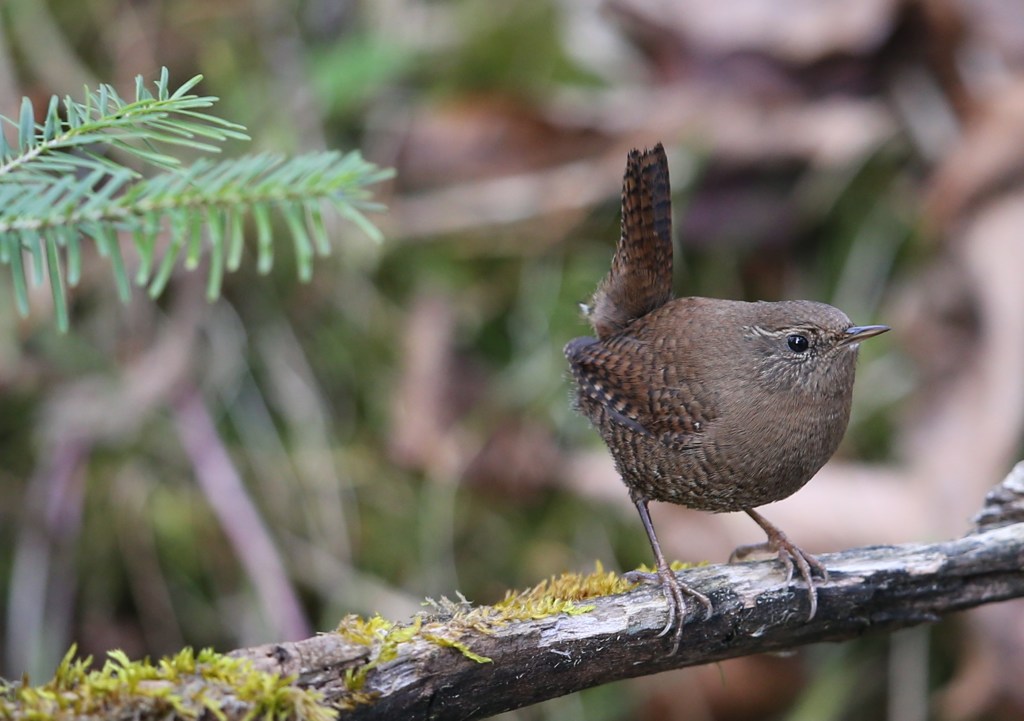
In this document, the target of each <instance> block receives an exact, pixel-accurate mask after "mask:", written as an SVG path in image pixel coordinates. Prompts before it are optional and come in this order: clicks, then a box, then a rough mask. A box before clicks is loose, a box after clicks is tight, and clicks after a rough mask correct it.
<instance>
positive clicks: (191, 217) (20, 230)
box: [0, 68, 392, 330]
mask: <svg viewBox="0 0 1024 721" xmlns="http://www.w3.org/2000/svg"><path fill="white" fill-rule="evenodd" d="M201 79H202V76H196V77H194V78H192V79H191V80H189V81H188V82H186V83H185V84H184V85H182V86H181V87H179V88H178V89H177V90H174V91H173V92H172V91H171V89H170V86H169V80H168V73H167V69H166V68H165V69H164V70H163V71H162V73H161V76H160V78H159V80H158V81H157V82H156V83H155V94H154V93H153V92H151V91H150V90H149V89H148V88H147V87H146V86H145V84H144V83H143V80H142V78H141V76H140V77H139V78H137V79H136V86H135V99H134V100H133V101H131V102H129V101H126V100H124V99H123V98H121V97H120V96H119V95H118V93H117V91H116V90H115V89H114V88H112V87H111V86H109V85H101V86H100V87H99V89H98V90H96V91H89V90H88V89H86V92H85V100H84V102H76V101H75V100H72V99H71V98H70V97H65V98H64V99H63V101H61V100H60V99H58V98H57V97H56V96H54V97H53V98H51V100H50V103H49V106H48V108H47V111H46V115H45V117H44V118H43V120H42V122H37V120H36V118H35V116H34V113H33V109H32V104H31V102H30V101H29V99H28V98H25V99H24V101H23V103H22V108H21V113H20V116H19V119H18V121H17V122H15V121H13V120H11V119H9V118H5V117H3V116H0V263H2V264H4V265H7V266H8V268H9V270H10V272H11V274H12V278H13V287H14V295H15V300H16V302H17V307H18V311H19V313H21V314H22V315H23V316H24V315H26V314H27V313H28V310H29V304H28V287H27V283H26V272H28V273H29V274H30V275H31V277H32V280H33V282H34V283H35V284H37V285H38V284H42V283H43V282H48V283H49V285H50V288H51V291H52V294H53V299H54V307H55V312H56V315H57V322H58V325H59V326H60V328H61V329H62V330H63V329H66V328H67V326H68V315H67V300H66V290H65V289H66V287H67V286H72V287H73V286H75V285H77V283H78V281H79V278H80V276H81V263H82V251H81V243H82V240H83V239H86V240H89V241H92V242H93V243H95V245H96V248H97V250H98V251H99V253H100V254H101V255H103V256H105V257H108V258H109V259H110V263H111V266H112V268H113V271H114V277H115V282H116V284H117V288H118V293H119V295H120V297H121V299H122V300H123V301H125V302H127V300H128V299H129V298H130V296H131V280H130V279H129V278H128V274H127V269H126V266H125V263H124V259H123V257H122V255H121V247H120V243H119V235H122V236H126V237H127V238H129V239H130V241H131V243H132V244H133V245H134V247H135V250H136V251H137V254H138V257H139V263H138V267H137V269H136V272H135V277H134V282H135V283H136V284H137V285H140V286H148V292H149V295H150V296H151V297H156V296H158V295H159V294H160V293H161V292H162V291H163V289H164V288H165V287H166V285H167V282H168V280H169V279H170V276H171V273H172V272H173V270H174V268H175V267H176V266H177V264H178V261H179V260H180V258H181V257H182V256H183V255H184V258H185V266H186V268H189V269H193V268H195V267H196V266H197V265H198V264H199V262H200V260H201V259H202V257H203V256H204V254H206V253H208V254H209V256H210V274H209V282H208V285H207V296H208V297H209V298H210V299H215V298H217V297H218V295H219V294H220V289H221V283H222V279H223V273H224V272H225V271H227V272H231V271H234V270H236V269H237V268H238V267H239V265H240V263H241V258H242V254H243V248H244V245H245V243H244V241H245V225H246V223H245V221H246V219H247V218H251V220H252V225H253V227H254V230H255V235H256V246H257V254H258V260H257V266H258V269H259V270H260V272H262V273H266V272H268V271H269V270H270V269H271V267H272V264H273V245H274V243H273V236H274V233H273V225H274V218H275V216H276V217H277V219H279V220H281V221H284V222H283V225H284V226H285V227H286V228H287V229H288V233H289V235H290V236H291V240H292V243H293V245H294V247H295V252H296V257H297V260H298V263H297V265H298V272H299V276H300V278H301V279H303V280H308V279H309V278H310V277H311V275H312V263H313V258H314V256H315V255H321V256H323V255H327V254H328V253H329V252H330V250H331V243H330V239H329V238H328V235H327V231H326V229H325V225H324V220H323V214H324V211H325V210H328V209H330V210H333V212H335V213H337V214H338V215H340V216H341V217H342V218H345V219H346V220H348V221H349V222H351V223H353V224H355V225H356V226H357V227H359V228H360V229H361V230H362V231H363V232H364V233H365V234H367V235H368V236H369V237H370V238H372V239H373V240H377V241H379V240H380V232H379V231H378V230H377V228H376V227H375V226H374V225H373V224H372V223H371V222H370V221H369V220H368V219H367V217H366V216H365V215H364V213H366V212H368V211H379V210H381V209H382V206H380V205H379V204H376V203H374V202H372V200H371V194H370V191H369V190H368V187H369V186H371V185H373V184H375V183H379V182H381V181H382V180H385V179H387V178H389V177H391V175H392V171H390V170H386V169H381V168H378V167H377V166H375V165H373V164H372V163H369V162H366V161H365V160H363V159H362V157H361V156H360V155H359V153H358V152H352V153H348V154H342V153H339V152H336V151H329V152H321V153H311V154H307V155H301V156H297V157H292V158H284V157H281V156H275V155H270V154H259V155H249V156H243V157H241V158H235V159H229V160H222V161H219V162H215V161H212V160H209V159H207V158H200V159H199V160H198V161H196V162H195V163H193V164H192V165H190V166H187V167H186V166H183V164H182V162H181V160H180V159H179V158H178V157H176V156H175V155H172V154H170V152H169V151H171V150H188V151H198V152H203V153H216V152H220V149H221V148H220V145H219V144H220V143H223V142H225V141H228V140H247V139H248V136H247V135H246V134H245V132H244V131H245V128H244V127H243V126H241V125H238V124H235V123H232V122H229V121H227V120H223V119H221V118H218V117H216V116H214V115H210V114H209V113H207V112H205V110H204V109H205V108H208V107H210V106H212V105H213V104H214V102H215V101H216V98H214V97H210V96H197V95H192V94H189V91H191V90H192V88H194V87H195V86H196V85H197V84H198V83H199V81H200V80H201ZM4 124H6V125H8V126H13V127H15V128H16V131H17V132H16V135H17V140H16V142H15V143H14V144H13V145H12V144H11V143H9V142H8V139H7V136H6V133H4V132H3V125H4ZM115 156H116V157H117V158H121V157H123V158H125V159H126V160H131V161H132V162H134V163H136V164H138V165H140V166H141V167H142V168H143V169H145V168H147V166H148V167H151V168H152V169H155V170H157V171H160V172H158V173H157V174H155V175H149V176H147V175H144V173H143V172H142V171H141V170H138V169H135V168H133V167H129V166H128V165H127V164H125V163H123V162H119V160H116V159H115ZM164 236H168V237H169V238H170V240H169V242H159V239H160V238H162V237H164ZM26 258H27V260H28V263H27V264H26ZM26 265H27V267H26Z"/></svg>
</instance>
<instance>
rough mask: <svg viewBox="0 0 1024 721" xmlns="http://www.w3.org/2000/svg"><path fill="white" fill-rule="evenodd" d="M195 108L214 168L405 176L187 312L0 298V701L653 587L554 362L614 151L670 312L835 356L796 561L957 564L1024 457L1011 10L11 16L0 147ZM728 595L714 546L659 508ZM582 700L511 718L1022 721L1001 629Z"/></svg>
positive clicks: (946, 633) (811, 656)
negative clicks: (570, 586) (309, 244)
mask: <svg viewBox="0 0 1024 721" xmlns="http://www.w3.org/2000/svg"><path fill="white" fill-rule="evenodd" d="M161 65H166V66H168V67H169V68H170V70H171V77H172V84H180V83H181V82H184V81H185V80H186V79H188V78H189V77H191V76H192V75H193V74H196V73H203V74H204V75H205V77H206V80H205V81H204V82H203V84H202V85H201V86H200V88H199V90H200V92H202V93H208V94H212V95H217V96H220V97H221V98H222V101H221V103H220V104H219V105H218V106H217V107H216V108H215V109H214V111H215V112H217V113H219V114H220V115H222V116H223V117H226V118H228V119H230V120H234V121H237V122H241V123H244V124H245V125H247V126H248V128H249V131H250V133H251V135H252V136H253V138H254V139H255V140H254V142H253V143H252V144H251V145H250V146H242V145H240V144H239V145H238V147H235V146H232V147H231V148H230V149H229V152H231V153H240V152H251V151H256V150H275V151H280V152H289V153H292V152H299V151H302V150H310V149H322V148H340V149H343V150H349V149H355V148H359V149H362V151H363V152H364V154H365V155H366V156H367V157H368V158H369V159H371V160H373V161H375V162H377V163H380V164H382V165H387V166H393V167H395V168H396V170H397V177H396V179H395V181H394V182H393V183H392V184H391V185H390V186H389V187H386V188H382V189H381V194H382V200H384V201H386V202H387V204H388V206H389V208H390V209H389V211H388V213H387V214H386V215H383V216H377V217H376V220H377V221H378V222H379V223H380V224H381V226H382V228H383V229H384V231H385V235H386V238H387V240H386V241H385V242H384V243H383V244H382V245H380V246H376V245H374V244H373V243H372V242H370V241H369V240H367V239H366V238H365V237H363V236H361V235H360V234H359V233H358V231H356V230H353V229H352V228H350V227H348V226H345V225H339V226H338V228H337V229H336V240H337V243H336V252H335V254H334V255H333V257H331V258H329V259H327V260H324V261H320V262H319V263H318V265H317V267H316V272H315V277H314V279H313V282H312V283H310V284H308V285H301V284H299V283H297V282H296V280H295V270H294V266H293V264H292V263H291V260H290V249H289V248H287V247H284V245H285V244H284V243H282V247H281V248H280V249H279V252H278V253H277V258H278V262H277V267H276V268H275V270H274V273H273V274H272V275H270V276H269V277H259V276H258V275H257V274H256V273H255V270H254V268H253V263H252V261H251V259H250V260H249V261H248V262H247V263H245V264H244V266H243V270H242V272H240V273H238V274H236V275H234V276H231V277H229V278H228V279H227V281H226V287H225V294H224V297H223V298H222V300H220V301H218V302H217V303H215V304H212V305H209V304H207V303H206V302H205V300H203V299H202V288H203V280H204V278H203V275H204V274H203V271H202V270H200V271H198V272H196V273H191V274H189V273H185V272H181V273H179V274H178V275H177V276H176V278H175V280H174V281H173V283H172V286H171V288H170V289H169V291H168V292H167V293H166V294H165V297H164V298H162V299H161V300H160V301H159V302H157V303H152V302H150V301H148V300H147V299H146V298H145V297H144V295H143V294H142V293H137V294H136V297H135V298H134V299H133V301H132V303H131V304H130V305H129V306H127V307H125V306H121V305H120V304H119V303H118V302H117V300H116V294H115V291H114V287H113V282H112V276H111V274H110V271H109V268H107V267H106V265H105V263H104V261H102V260H101V259H98V258H95V257H93V258H92V259H91V260H89V261H88V262H87V263H86V268H85V271H84V279H83V283H82V286H81V287H80V288H79V289H78V290H77V292H76V294H75V295H74V297H73V306H72V331H71V333H70V334H68V335H67V336H60V335H59V334H57V333H56V331H55V328H54V323H53V321H52V319H51V315H50V309H49V307H48V305H47V304H48V298H49V291H48V290H47V289H45V288H41V289H37V291H36V294H35V296H34V306H33V308H34V312H33V314H32V315H31V316H30V317H29V318H28V319H27V320H20V319H18V318H17V316H16V314H15V311H14V308H13V302H12V299H13V295H12V292H11V288H10V287H9V285H10V281H9V278H8V277H6V276H5V275H2V274H0V286H4V287H0V298H4V299H6V300H4V301H3V302H0V643H2V651H3V654H2V658H0V673H2V674H3V675H5V676H9V677H18V676H19V675H20V674H21V673H22V672H24V671H27V672H29V673H30V674H31V675H32V678H33V679H34V680H37V681H41V680H43V679H44V678H45V677H46V676H47V675H48V674H49V673H50V672H52V669H53V667H54V665H55V663H56V661H57V660H58V659H59V657H60V655H61V654H62V653H63V652H64V651H65V650H66V648H67V647H68V646H69V644H71V643H72V642H76V643H78V645H79V649H80V651H81V652H82V653H83V654H86V653H91V654H95V655H97V656H98V657H102V655H103V654H104V652H105V651H106V650H108V649H111V648H123V649H125V650H126V651H127V652H128V653H129V654H131V655H132V656H141V655H144V654H149V655H159V654H164V653H168V652H171V651H175V650H177V649H178V648H179V647H180V646H182V645H183V644H191V645H195V646H205V645H213V646H215V647H216V648H218V649H221V650H227V649H230V648H234V647H237V646H242V645H251V644H256V643H260V642H264V641H270V640H282V639H285V638H297V637H301V636H304V635H307V634H310V633H312V632H314V631H315V630H328V629H331V628H333V627H334V625H335V624H336V623H337V621H338V619H339V618H340V617H341V615H343V614H344V613H347V612H359V613H364V614H366V613H372V612H374V611H380V612H381V613H382V614H384V615H387V616H390V617H393V618H406V617H408V616H409V615H410V614H412V613H414V612H416V611H417V610H419V608H420V605H419V603H420V601H421V599H422V598H423V597H424V596H439V595H442V594H445V595H448V596H452V595H454V593H455V592H456V590H459V591H461V592H463V593H464V594H465V595H466V596H467V597H468V598H470V599H472V600H474V601H477V602H490V601H494V600H496V599H497V598H499V597H500V595H501V594H502V593H503V591H504V590H505V589H506V588H508V587H516V586H518V587H522V586H527V585H532V584H533V583H535V582H537V581H539V580H540V579H541V578H543V577H545V576H546V575H549V574H553V573H558V572H561V571H563V570H567V569H572V570H587V569H590V568H592V567H593V563H594V561H595V559H601V560H602V561H603V562H604V563H605V564H606V565H607V566H611V567H618V568H622V569H626V568H632V567H634V566H636V565H637V564H638V563H641V562H645V561H649V556H650V551H649V548H648V547H647V542H646V539H645V538H644V534H643V531H642V529H641V527H640V524H639V523H638V521H637V519H636V518H635V511H634V510H633V509H632V507H631V505H630V504H629V502H628V498H627V494H626V491H625V489H624V487H623V486H622V485H621V484H620V482H619V481H618V479H617V477H616V476H615V473H614V471H613V469H612V467H611V463H610V460H609V458H608V455H607V452H606V451H605V449H604V447H603V446H602V445H601V443H600V441H599V439H598V437H597V435H596V433H594V432H593V431H592V430H591V429H589V428H588V427H587V426H586V424H585V422H584V421H583V420H582V419H581V418H579V417H576V416H575V415H574V414H573V413H572V411H571V409H570V406H569V386H568V383H567V379H566V373H565V365H564V361H563V358H562V355H561V348H562V345H563V344H564V343H565V342H566V341H567V340H568V339H570V338H572V337H574V336H577V335H582V334H585V333H586V327H585V325H584V323H583V322H582V321H581V319H580V318H579V316H578V311H577V307H576V304H577V302H578V301H581V300H585V299H587V298H588V297H589V295H590V293H591V292H592V291H593V288H594V286H595V284H596V283H597V281H598V280H599V279H600V277H601V276H602V275H603V274H604V272H605V271H606V269H607V265H608V261H609V260H610V257H611V253H612V249H613V247H614V241H615V239H616V237H617V234H618V215H617V214H618V190H619V185H620V179H621V173H622V168H623V165H624V160H625V152H626V151H627V150H628V149H629V148H630V147H632V146H642V145H652V144H653V143H655V142H657V141H658V140H661V141H664V142H665V144H666V146H667V148H668V152H669V157H670V160H671V163H672V173H673V175H672V181H673V187H674V190H675V207H676V231H677V270H678V279H677V281H678V282H677V289H678V291H679V292H680V293H684V294H691V295H696V294H703V295H714V296H722V297H733V298H745V299H756V298H762V299H769V300H772V299H781V298H812V299H817V300H823V301H827V302H831V303H833V304H835V305H837V306H839V307H841V308H843V309H844V310H845V311H846V312H847V313H848V314H849V315H850V317H851V318H853V319H854V321H856V322H860V323H872V322H885V323H887V324H889V325H891V326H893V328H894V332H892V333H890V334H889V335H887V336H885V338H884V339H882V340H880V341H877V342H873V343H870V344H866V345H865V346H864V351H863V353H862V356H861V358H862V361H861V368H860V372H859V377H858V384H857V391H856V393H855V403H856V405H855V409H854V418H853V421H852V423H851V428H850V431H849V433H848V435H847V438H846V441H845V443H844V445H843V447H842V449H841V450H840V452H839V454H837V457H836V459H834V461H833V462H832V463H830V464H829V465H828V466H827V467H826V468H825V469H824V470H823V471H822V472H821V473H820V474H819V476H818V477H817V478H816V479H815V480H813V481H812V482H811V483H810V484H809V485H808V486H807V487H806V488H805V489H804V490H803V491H801V492H800V493H798V494H797V495H796V496H794V497H792V498H790V499H788V500H786V501H784V502H781V503H779V504H776V505H774V506H770V507H768V508H767V509H766V511H765V512H766V515H767V516H768V517H769V518H770V519H771V520H773V521H774V522H776V523H778V524H779V525H780V526H781V527H782V528H785V529H786V532H787V533H788V534H789V535H790V537H792V538H793V539H794V540H795V541H797V542H798V543H799V544H800V545H802V546H803V547H804V548H806V549H808V550H809V551H812V552H826V551H830V550H837V549H840V548H843V547H848V546H853V545H859V544H873V543H889V542H900V541H911V540H918V541H923V540H932V539H939V538H944V537H949V536H953V535H959V534H961V533H963V532H965V531H966V530H967V528H968V527H969V519H970V517H971V516H972V515H973V513H974V512H976V511H977V510H978V509H979V508H980V505H981V499H982V497H983V495H984V493H985V491H986V490H987V489H988V488H989V487H990V486H992V485H993V484H995V483H996V482H997V481H998V480H999V479H1000V478H1001V477H1002V476H1003V475H1004V474H1005V473H1006V472H1007V471H1008V470H1009V468H1010V466H1011V464H1012V462H1013V461H1014V460H1015V459H1017V458H1019V457H1021V455H1022V450H1024V448H1022V438H1024V434H1022V426H1024V4H1021V3H1020V2H1019V0H918V1H913V0H857V2H825V1H823V0H522V1H520V2H514V3H496V2H489V1H487V0H449V1H441V0H435V1H432V2H429V1H427V0H363V2H356V1H355V0H351V1H347V2H346V1H344V0H253V1H251V2H242V1H241V0H222V1H221V2H216V3H214V2H208V1H207V0H174V1H173V2H172V1H171V0H84V1H82V2H76V3H71V2H43V1H42V0H7V2H6V3H3V4H0V113H3V114H4V115H7V116H9V117H10V116H16V114H17V109H18V104H19V101H20V98H21V96H22V95H28V96H30V97H31V98H32V99H33V100H34V102H35V104H36V108H37V110H41V109H42V108H43V107H45V106H44V103H45V101H46V99H47V98H48V96H49V95H50V94H51V93H57V94H61V95H63V94H65V93H70V94H71V95H72V96H73V97H78V96H80V94H81V88H82V85H83V83H89V84H90V85H95V83H96V82H100V81H102V82H111V83H114V84H115V85H117V86H118V87H119V88H121V89H122V90H123V91H124V92H125V94H127V93H129V92H130V89H131V87H132V86H131V82H132V78H133V77H134V76H135V75H136V74H140V73H141V74H143V75H144V76H146V77H147V78H148V79H152V78H155V77H156V75H157V73H158V70H159V68H160V66H161ZM654 513H655V516H656V523H657V525H658V528H659V532H660V534H661V536H662V541H663V543H664V544H665V545H666V546H667V547H668V550H669V552H670V553H671V555H673V556H678V557H680V558H683V559H687V560H711V561H716V562H717V561H722V560H724V559H725V558H726V557H727V555H728V553H729V551H730V550H731V549H732V548H733V547H734V546H735V545H737V544H739V543H743V542H749V541H756V540H760V536H759V531H758V529H757V528H756V527H755V526H754V525H753V524H752V523H751V522H750V521H749V519H747V518H746V517H745V516H741V515H730V516H710V515H702V514H696V513H690V512H687V511H686V510H685V509H681V508H675V507H666V506H664V505H660V506H658V507H656V508H655V509H654ZM1022 608H1024V607H1022V605H1021V604H1017V603H1010V604H1003V605H1000V606H995V607H990V608H985V609H982V610H979V611H975V612H972V613H970V614H965V615H962V616H960V617H957V618H951V619H948V620H946V621H944V622H942V623H941V624H939V625H938V626H935V627H930V628H922V629H916V630H911V631H908V632H903V633H900V634H897V635H895V636H893V637H884V636H877V637H870V636H869V637H867V638H865V639H863V640H861V641H858V642H854V643H847V644H843V645H841V646H822V647H814V648H809V649H806V650H803V651H801V652H800V653H798V654H796V655H794V656H790V657H786V658H781V657H763V658H751V659H743V660H739V661H735V662H730V663H723V664H720V665H717V666H711V667H705V668H699V669H690V670H686V671H681V672H678V673H674V674H668V675H662V676H658V677H654V678H648V679H642V680H639V681H637V682H633V683H629V684H616V685H613V686H609V687H604V688H599V689H593V690H591V691H588V692H585V693H582V694H576V695H574V696H571V697H567V698H564V699H557V700H555V701H552V702H549V703H547V704H543V705H541V706H539V707H536V708H532V709H528V710H524V711H521V712H519V713H516V714H510V715H509V718H516V719H573V718H580V719H598V720H600V719H609V720H610V719H626V718H648V719H695V720H697V719H700V720H702V719H761V718H779V719H794V720H797V719H816V720H817V719H865V718H888V719H894V720H897V721H915V720H917V719H964V720H968V719H1015V718H1021V717H1024V688H1022V686H1021V684H1020V683H1019V679H1020V678H1022V677H1024V613H1022Z"/></svg>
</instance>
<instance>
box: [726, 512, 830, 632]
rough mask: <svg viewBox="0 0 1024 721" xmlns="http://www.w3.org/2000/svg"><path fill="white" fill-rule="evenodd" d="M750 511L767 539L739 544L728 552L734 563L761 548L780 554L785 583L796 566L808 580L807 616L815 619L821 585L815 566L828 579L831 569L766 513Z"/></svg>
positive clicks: (801, 575)
mask: <svg viewBox="0 0 1024 721" xmlns="http://www.w3.org/2000/svg"><path fill="white" fill-rule="evenodd" d="M747 514H748V515H749V516H750V517H751V518H753V519H754V521H755V522H756V523H757V525H759V526H761V528H762V529H764V532H765V533H766V534H767V535H768V540H767V541H766V542H764V543H753V544H750V545H747V546H740V547H739V548H737V549H736V550H735V551H733V552H732V555H731V556H729V562H730V563H733V562H734V561H738V560H743V559H744V558H746V557H747V556H749V555H750V554H751V553H755V552H761V551H768V552H773V553H776V554H778V557H779V560H780V561H782V565H783V566H784V567H785V568H786V583H790V582H792V580H793V570H794V567H795V568H796V570H798V571H799V572H800V578H802V579H803V581H804V583H805V584H807V593H808V596H809V598H810V602H811V608H810V612H809V613H808V614H807V620H808V621H810V620H812V619H813V618H814V616H815V614H816V613H817V612H818V586H817V584H816V583H815V582H814V578H813V577H812V570H814V571H817V572H818V573H819V574H820V575H821V578H822V581H824V582H826V583H827V582H828V569H826V568H825V565H824V564H823V563H822V562H821V561H819V560H818V559H817V558H815V557H814V556H812V555H811V554H809V553H807V552H806V551H804V550H803V549H802V548H800V547H799V546H797V545H796V544H795V543H793V542H792V541H790V540H789V538H787V537H786V534H785V533H783V532H782V531H781V530H780V529H778V528H776V527H775V526H774V525H772V524H771V523H769V522H768V520H767V519H766V518H765V517H764V516H762V515H761V514H759V513H757V512H756V511H752V510H748V511H747Z"/></svg>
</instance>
